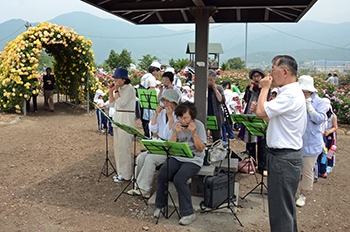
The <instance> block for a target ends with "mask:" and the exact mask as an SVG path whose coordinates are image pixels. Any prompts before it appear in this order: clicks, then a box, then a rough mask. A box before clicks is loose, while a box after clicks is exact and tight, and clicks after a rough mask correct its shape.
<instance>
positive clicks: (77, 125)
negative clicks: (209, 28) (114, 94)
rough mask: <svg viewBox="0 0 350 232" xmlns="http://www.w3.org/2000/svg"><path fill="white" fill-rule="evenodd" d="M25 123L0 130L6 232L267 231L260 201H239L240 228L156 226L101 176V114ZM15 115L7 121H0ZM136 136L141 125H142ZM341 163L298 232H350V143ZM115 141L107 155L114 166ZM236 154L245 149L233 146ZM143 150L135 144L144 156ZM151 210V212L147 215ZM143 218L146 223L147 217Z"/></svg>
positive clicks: (224, 224)
mask: <svg viewBox="0 0 350 232" xmlns="http://www.w3.org/2000/svg"><path fill="white" fill-rule="evenodd" d="M39 100H40V101H39V113H38V114H34V113H30V114H29V115H28V116H27V117H22V121H21V122H20V123H17V124H15V125H5V126H0V142H1V146H0V176H1V178H0V231H41V232H43V231H142V230H146V229H148V231H269V223H268V213H267V200H266V195H265V202H264V203H265V208H266V212H263V208H264V207H263V201H262V197H261V195H259V194H251V195H249V196H248V197H247V198H245V199H244V200H240V201H239V212H238V215H237V216H238V217H239V219H240V220H241V221H242V223H243V225H244V227H240V226H239V224H238V223H237V221H236V220H235V219H234V218H233V216H232V214H228V213H217V212H214V213H209V214H200V212H197V213H198V217H197V219H196V220H195V221H194V222H193V223H192V224H191V225H190V226H188V227H183V226H179V225H178V219H177V217H176V216H172V217H171V218H170V219H168V220H166V219H161V220H160V222H159V224H158V225H155V219H153V218H152V217H151V215H152V213H153V208H151V207H146V205H145V204H144V203H143V202H142V201H140V200H141V199H140V198H137V197H129V196H127V195H123V196H122V197H121V198H120V199H119V200H118V201H117V202H113V201H114V199H115V198H116V196H117V195H118V194H119V192H120V191H121V190H122V189H123V188H124V187H125V185H126V184H122V185H121V184H116V183H114V182H113V179H112V177H111V176H110V177H108V178H107V177H105V176H102V177H101V180H100V182H97V180H98V178H99V174H100V172H101V168H102V166H103V163H104V161H105V150H106V149H105V136H104V135H102V134H100V133H99V132H98V131H97V122H96V115H95V112H91V113H90V114H89V115H86V114H85V113H84V112H83V111H82V110H76V109H75V108H74V107H72V106H68V105H65V104H63V103H60V104H56V105H55V112H54V113H51V112H47V111H44V110H43V107H42V99H41V98H39ZM13 117H14V116H12V115H1V119H2V120H7V119H8V118H10V119H11V120H10V121H12V120H13ZM137 126H138V129H140V124H139V123H137ZM338 139H339V140H338V151H337V162H336V167H335V168H334V171H333V173H331V174H330V175H329V177H328V178H327V179H320V181H319V183H316V184H315V185H314V190H313V191H312V192H311V193H310V194H309V196H308V199H307V205H306V206H305V207H303V208H298V225H299V226H298V227H299V231H318V232H320V231H349V230H350V228H349V224H350V223H349V218H350V213H349V210H348V209H349V206H350V205H349V194H348V193H349V192H350V187H349V185H348V184H347V181H348V180H349V177H350V176H349V172H348V170H347V168H348V167H349V159H348V158H347V151H349V149H350V143H349V137H348V136H346V135H340V136H339V137H338ZM112 141H113V140H112V138H111V137H109V148H108V149H109V154H110V158H111V160H112V162H113V164H114V157H113V144H112ZM232 146H233V150H234V151H235V152H240V151H243V150H244V148H245V145H244V143H242V142H241V141H234V142H232ZM140 149H141V146H140V145H139V143H138V144H137V150H138V151H139V150H140ZM236 179H237V181H238V182H239V183H240V195H241V196H243V195H245V193H247V191H249V190H250V189H252V188H253V187H254V186H255V185H256V182H255V178H254V176H252V175H246V174H238V175H237V178H236ZM144 211H145V213H144ZM141 215H142V217H141Z"/></svg>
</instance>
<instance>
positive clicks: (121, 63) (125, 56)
mask: <svg viewBox="0 0 350 232" xmlns="http://www.w3.org/2000/svg"><path fill="white" fill-rule="evenodd" d="M132 62H133V61H132V59H131V52H128V50H126V49H123V50H122V52H121V53H120V54H118V53H116V52H115V51H114V50H113V49H112V50H111V51H110V53H109V56H108V59H107V60H105V61H104V64H107V65H108V67H109V68H110V69H114V68H120V67H122V68H129V66H130V64H131V63H132Z"/></svg>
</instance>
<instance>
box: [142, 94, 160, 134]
mask: <svg viewBox="0 0 350 232" xmlns="http://www.w3.org/2000/svg"><path fill="white" fill-rule="evenodd" d="M137 96H138V97H139V102H140V108H141V112H142V115H141V118H142V119H143V115H144V114H145V110H148V111H147V112H148V119H147V120H146V119H144V120H146V121H151V119H152V118H151V110H155V109H156V108H157V106H158V105H159V101H158V96H157V91H156V90H146V89H137ZM143 129H144V133H145V134H146V133H147V132H148V134H147V135H146V136H150V137H152V136H151V135H152V133H151V132H150V131H149V126H148V125H147V126H146V129H147V130H145V128H143Z"/></svg>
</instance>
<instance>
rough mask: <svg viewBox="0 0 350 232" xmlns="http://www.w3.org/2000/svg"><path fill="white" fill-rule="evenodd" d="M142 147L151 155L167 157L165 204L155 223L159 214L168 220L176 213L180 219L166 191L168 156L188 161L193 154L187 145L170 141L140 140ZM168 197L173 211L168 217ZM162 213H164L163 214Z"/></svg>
mask: <svg viewBox="0 0 350 232" xmlns="http://www.w3.org/2000/svg"><path fill="white" fill-rule="evenodd" d="M140 142H141V143H142V145H143V146H144V147H145V148H146V149H147V151H149V152H150V153H152V154H160V155H166V156H167V182H166V183H165V184H166V191H165V192H164V194H165V202H166V205H165V207H164V210H161V211H160V212H159V215H158V217H157V222H156V224H158V220H159V218H160V214H163V215H164V217H165V218H166V219H168V218H170V217H171V215H173V213H174V212H176V213H177V215H178V217H179V218H180V214H179V212H178V210H177V208H176V206H175V202H174V199H173V197H172V196H171V194H170V192H169V190H168V182H169V169H168V167H169V158H170V157H169V156H170V155H178V156H183V157H188V158H189V159H191V158H193V154H192V152H191V149H190V147H189V146H188V144H187V143H177V142H170V141H153V140H141V141H140ZM168 196H169V197H170V200H171V202H172V203H173V206H174V208H175V209H174V210H173V212H171V214H170V215H169V205H168ZM163 211H164V212H163Z"/></svg>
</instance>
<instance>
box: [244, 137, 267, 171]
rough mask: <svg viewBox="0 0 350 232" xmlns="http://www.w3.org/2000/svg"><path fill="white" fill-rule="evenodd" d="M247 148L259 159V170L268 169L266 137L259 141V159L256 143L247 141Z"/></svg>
mask: <svg viewBox="0 0 350 232" xmlns="http://www.w3.org/2000/svg"><path fill="white" fill-rule="evenodd" d="M246 149H247V151H249V154H250V155H251V156H252V157H253V158H254V159H255V160H256V161H257V164H258V170H259V171H264V170H267V169H266V139H265V138H264V139H263V140H261V141H259V142H258V159H256V143H246Z"/></svg>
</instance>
